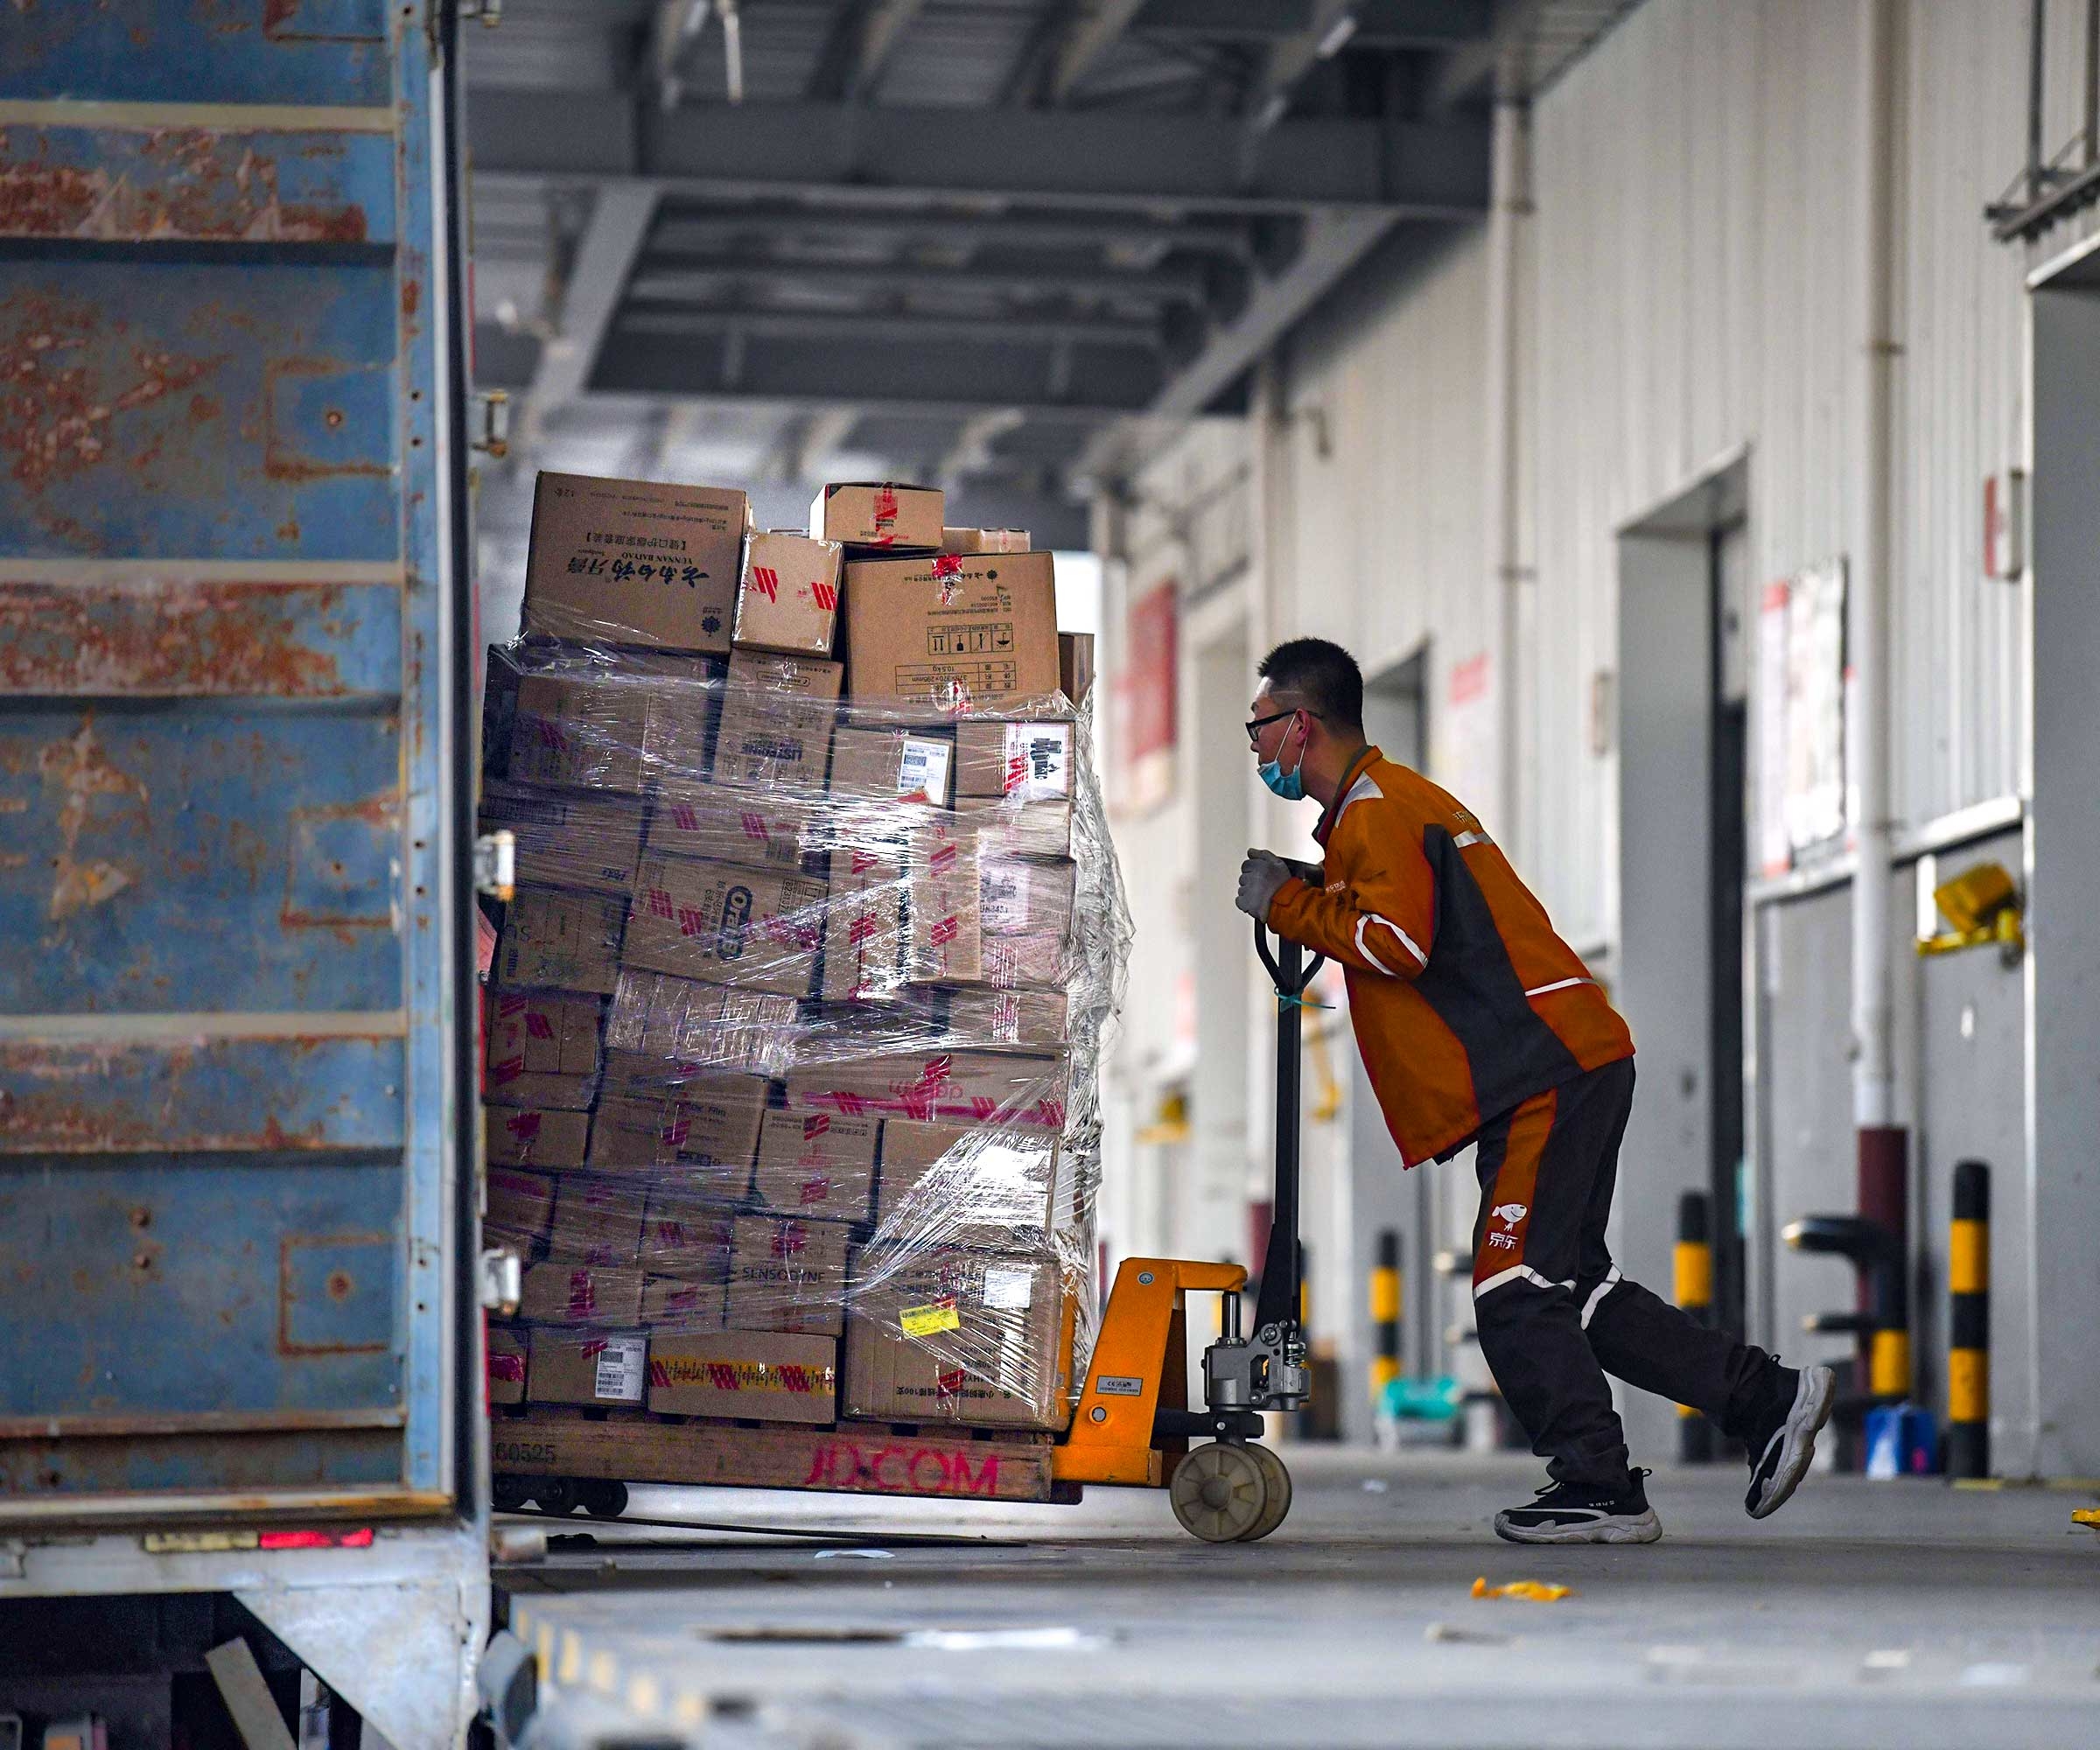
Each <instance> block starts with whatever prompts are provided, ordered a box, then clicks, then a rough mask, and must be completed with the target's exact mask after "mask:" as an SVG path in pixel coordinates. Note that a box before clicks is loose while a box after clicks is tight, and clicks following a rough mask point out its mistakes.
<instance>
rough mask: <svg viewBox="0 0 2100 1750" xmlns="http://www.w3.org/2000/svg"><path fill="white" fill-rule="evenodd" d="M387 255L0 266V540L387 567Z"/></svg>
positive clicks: (390, 387) (391, 442) (391, 548)
mask: <svg viewBox="0 0 2100 1750" xmlns="http://www.w3.org/2000/svg"><path fill="white" fill-rule="evenodd" d="M398 320H399V311H398V310H397V308H396V291H395V273H394V269H393V266H392V264H391V263H381V264H367V263H357V262H352V263H335V262H332V263H329V264H325V265H323V264H319V263H291V262H278V261H275V260H272V261H268V262H243V263H242V264H241V265H240V266H238V267H233V266H228V265H225V264H218V263H214V264H209V265H200V264H198V263H196V262H192V261H189V260H186V259H185V260H173V259H166V258H164V257H163V256H161V255H158V254H151V255H142V256H140V257H139V258H137V259H136V260H129V261H123V262H116V261H109V260H102V259H95V260H71V259H67V260H60V261H30V260H17V261H4V262H0V469H4V471H5V472H6V475H7V477H8V479H9V482H10V487H11V489H10V490H8V491H6V492H4V493H0V551H4V552H6V553H8V554H11V555H15V556H53V557H82V558H120V557H121V558H156V557H168V558H192V557H205V556H214V557H218V558H221V559H267V558H278V559H287V560H295V559H296V560H304V561H308V562H311V561H315V560H346V559H347V560H392V559H395V558H397V557H398V556H399V555H400V551H401V502H400V498H399V489H398V479H399V473H398V463H397V458H396V446H397V443H398V438H399V430H398V423H399V420H400V416H401V415H400V409H399V408H398V406H397V400H398V395H399V387H400V386H399V382H398V378H397V375H396V374H395V362H396V351H397V347H398V344H399V342H398V336H397V334H396V332H395V331H396V324H397V322H398Z"/></svg>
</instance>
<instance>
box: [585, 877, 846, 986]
mask: <svg viewBox="0 0 2100 1750" xmlns="http://www.w3.org/2000/svg"><path fill="white" fill-rule="evenodd" d="M823 935H824V884H823V882H822V881H821V880H817V879H813V878H811V877H809V876H807V875H781V874H775V873H774V872H772V871H770V870H763V869H751V868H746V867H744V866H742V865H738V864H733V863H702V862H698V861H696V860H694V859H692V858H683V857H653V858H649V859H648V861H646V862H645V863H644V864H643V865H642V868H641V875H640V877H639V878H637V879H636V881H635V886H634V908H633V910H632V912H631V913H630V914H629V916H628V920H627V947H626V951H625V956H624V960H625V963H626V964H627V966H628V967H630V968H639V969H641V970H645V971H652V972H664V973H670V974H673V975H676V976H682V977H690V978H718V979H721V980H723V981H724V982H725V983H728V982H731V981H734V983H735V984H736V985H737V986H738V988H739V990H745V991H772V992H774V993H775V994H777V995H780V996H784V997H802V996H807V995H808V994H809V987H810V984H811V983H812V981H813V980H814V978H815V977H816V950H817V949H818V947H819V945H820V944H821V943H822V942H823Z"/></svg>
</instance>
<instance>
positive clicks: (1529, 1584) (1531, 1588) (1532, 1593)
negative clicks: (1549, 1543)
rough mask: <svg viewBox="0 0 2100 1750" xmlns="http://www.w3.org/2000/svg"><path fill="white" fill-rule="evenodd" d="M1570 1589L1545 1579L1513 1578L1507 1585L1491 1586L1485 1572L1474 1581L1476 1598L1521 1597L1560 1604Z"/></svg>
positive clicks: (1535, 1602) (1534, 1602)
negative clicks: (1551, 1584) (1547, 1581)
mask: <svg viewBox="0 0 2100 1750" xmlns="http://www.w3.org/2000/svg"><path fill="white" fill-rule="evenodd" d="M1570 1591H1571V1588H1570V1587H1567V1586H1548V1585H1547V1584H1546V1583H1545V1581H1544V1580H1511V1581H1510V1582H1509V1584H1508V1585H1507V1586H1489V1585H1488V1577H1487V1576H1486V1575H1485V1574H1483V1575H1481V1578H1480V1579H1477V1580H1475V1581H1474V1583H1473V1595H1474V1597H1475V1598H1519V1599H1522V1600H1523V1601H1524V1602H1525V1603H1527V1604H1558V1603H1559V1602H1560V1601H1561V1600H1562V1599H1564V1598H1566V1597H1567V1596H1568V1595H1569V1593H1570Z"/></svg>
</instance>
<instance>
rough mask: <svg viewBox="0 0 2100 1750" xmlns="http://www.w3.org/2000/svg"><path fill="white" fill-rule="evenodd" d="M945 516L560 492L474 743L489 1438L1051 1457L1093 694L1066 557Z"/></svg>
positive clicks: (536, 540)
mask: <svg viewBox="0 0 2100 1750" xmlns="http://www.w3.org/2000/svg"><path fill="white" fill-rule="evenodd" d="M525 628H526V634H527V638H526V640H525V641H524V642H523V643H522V644H521V646H520V647H519V648H517V649H516V650H515V651H514V652H509V653H501V652H492V653H491V675H490V686H489V690H488V695H487V702H486V712H485V717H484V736H485V740H486V767H487V770H488V773H489V778H488V781H487V783H486V792H485V797H484V804H483V823H484V827H485V829H488V828H494V827H505V828H507V829H509V830H511V831H513V832H514V834H515V835H516V837H517V844H518V858H517V861H518V882H519V889H518V892H517V894H516V897H515V898H514V900H512V902H511V903H510V904H509V906H508V907H507V909H506V914H505V916H504V918H503V920H502V928H501V933H500V942H499V946H498V949H497V953H496V956H495V964H494V970H493V981H492V984H493V988H492V991H491V993H490V1002H489V1008H488V1023H487V1045H488V1055H487V1072H486V1089H487V1095H486V1097H487V1103H488V1114H487V1132H488V1211H487V1226H488V1229H489V1233H490V1236H491V1239H492V1242H493V1243H503V1244H508V1245H510V1246H511V1247H513V1248H514V1249H516V1250H519V1251H520V1252H521V1254H522V1255H523V1256H524V1257H526V1259H527V1260H528V1263H527V1268H526V1272H525V1287H524V1298H523V1301H522V1304H521V1307H520V1309H519V1320H518V1323H517V1324H516V1325H514V1326H508V1327H500V1328H498V1329H496V1330H493V1331H492V1333H491V1337H490V1344H489V1356H490V1360H489V1393H490V1401H491V1402H492V1403H493V1404H521V1403H523V1404H564V1405H577V1406H584V1407H586V1408H591V1409H593V1410H604V1411H616V1412H617V1411H629V1412H633V1413H634V1414H636V1415H640V1414H641V1413H642V1412H644V1411H654V1412H658V1413H660V1414H670V1415H681V1416H705V1417H717V1418H744V1419H756V1420H760V1421H803V1422H817V1423H823V1422H830V1421H832V1420H833V1419H835V1418H868V1419H872V1420H879V1421H905V1422H952V1423H956V1424H958V1425H964V1426H986V1427H1006V1428H1026V1429H1050V1428H1055V1427H1058V1426H1061V1425H1062V1423H1063V1420H1064V1418H1065V1416H1066V1414H1067V1411H1068V1373H1069V1368H1070V1348H1071V1332H1072V1316H1071V1314H1072V1306H1073V1291H1074V1288H1075V1274H1076V1270H1077V1267H1078V1263H1079V1260H1078V1257H1077V1250H1078V1249H1077V1246H1076V1245H1075V1239H1074V1236H1072V1235H1071V1234H1070V1233H1069V1232H1068V1231H1066V1229H1068V1228H1069V1225H1070V1223H1069V1221H1068V1220H1067V1221H1065V1222H1062V1223H1061V1220H1060V1215H1059V1205H1058V1201H1057V1199H1058V1195H1059V1189H1060V1187H1059V1178H1060V1171H1059V1169H1060V1161H1059V1145H1060V1139H1061V1132H1062V1131H1063V1128H1064V1120H1065V1110H1066V1103H1067V1099H1068V1074H1069V1066H1068V1061H1067V1051H1066V1038H1067V1031H1068V1029H1067V1002H1068V984H1069V983H1070V980H1071V977H1072V974H1073V969H1074V958H1073V945H1072V925H1073V916H1072V914H1073V908H1074V893H1075V863H1074V861H1073V851H1074V846H1073V841H1072V804H1073V796H1074V761H1075V753H1076V749H1075V739H1074V734H1073V723H1072V720H1071V718H1070V717H1069V716H1068V715H1056V714H1054V711H1055V709H1056V708H1055V707H1054V706H1053V707H1052V709H1051V710H1045V709H1043V708H1042V706H1043V702H1045V701H1048V700H1051V699H1052V697H1053V696H1054V695H1055V694H1056V693H1057V692H1058V691H1059V690H1060V686H1061V679H1063V678H1069V677H1071V676H1074V675H1075V667H1074V665H1075V662H1080V661H1082V653H1080V652H1079V651H1078V650H1077V648H1076V647H1075V646H1074V645H1072V644H1070V643H1068V644H1067V645H1066V646H1065V647H1064V648H1062V649H1061V646H1060V641H1059V637H1058V634H1057V629H1056V609H1055V595H1054V578H1053V574H1052V564H1051V559H1050V556H1049V555H1048V554H1045V553H1034V552H1031V551H1029V550H1027V540H1026V535H1024V534H1021V533H1020V532H1019V531H1012V530H975V529H971V530H956V529H948V528H943V527H942V494H941V493H939V492H937V491H933V490H930V489H928V488H922V487H914V486H901V485H894V484H872V485H848V486H830V487H827V488H826V489H825V490H824V492H823V493H821V494H820V495H819V497H818V499H817V500H816V503H815V504H814V505H813V506H812V507H811V514H810V526H809V531H808V533H807V534H803V533H801V532H783V531H774V532H760V533H751V532H749V531H747V529H746V510H745V500H744V497H743V494H741V493H733V492H724V491H718V490H712V489H700V488H689V487H680V486H654V485H648V484H641V483H634V482H625V481H600V480H591V479H577V478H575V477H568V476H556V475H542V476H541V479H540V485H539V493H538V498H537V500H536V501H535V514H534V528H533V545H532V553H531V558H530V562H529V566H528V577H527V584H526V597H525ZM1083 662H1084V666H1088V667H1090V654H1089V655H1085V656H1084V658H1083ZM1075 684H1078V683H1077V682H1076V681H1075ZM1002 711H1004V712H1005V713H1006V715H1004V716H1002V715H1001V713H1002ZM842 1344H843V1353H842Z"/></svg>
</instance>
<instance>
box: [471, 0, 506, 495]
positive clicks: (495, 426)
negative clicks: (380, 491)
mask: <svg viewBox="0 0 2100 1750" xmlns="http://www.w3.org/2000/svg"><path fill="white" fill-rule="evenodd" d="M482 22H483V23H484V24H489V25H493V24H494V23H495V22H496V21H495V20H494V19H493V18H488V17H487V16H486V14H485V15H484V16H483V19H482ZM475 399H476V400H477V401H479V402H480V403H481V406H480V414H481V429H480V430H479V431H478V432H477V433H476V434H475V436H474V439H473V447H474V448H475V449H477V450H479V451H481V453H482V454H483V455H485V456H495V457H498V458H501V457H504V456H507V455H508V454H509V453H510V394H509V391H508V390H507V389H500V388H485V389H483V390H482V391H481V393H480V394H479V395H477V396H476V397H475Z"/></svg>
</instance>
